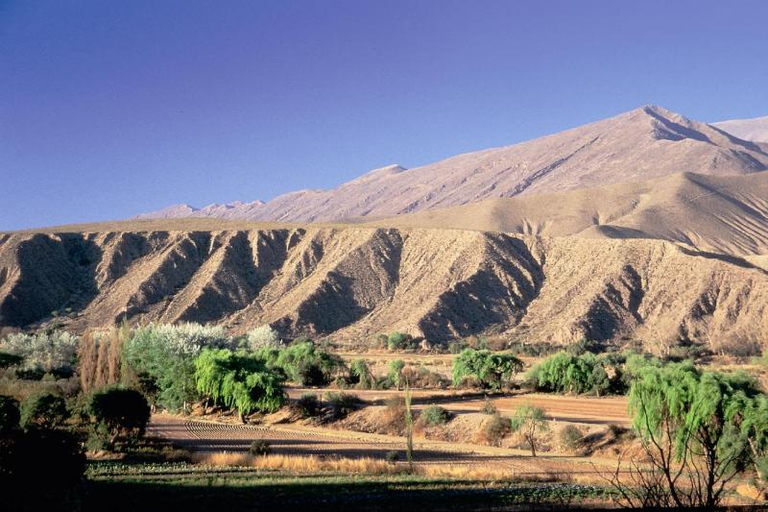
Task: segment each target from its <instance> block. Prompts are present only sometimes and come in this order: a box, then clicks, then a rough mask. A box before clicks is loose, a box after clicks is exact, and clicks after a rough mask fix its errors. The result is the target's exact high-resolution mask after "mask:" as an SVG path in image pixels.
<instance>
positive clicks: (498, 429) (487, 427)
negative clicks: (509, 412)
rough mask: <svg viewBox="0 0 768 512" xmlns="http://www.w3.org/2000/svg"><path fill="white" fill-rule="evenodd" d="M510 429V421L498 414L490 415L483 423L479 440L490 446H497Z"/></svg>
mask: <svg viewBox="0 0 768 512" xmlns="http://www.w3.org/2000/svg"><path fill="white" fill-rule="evenodd" d="M510 429H511V424H510V421H509V420H508V419H506V418H504V417H503V416H501V414H499V413H495V414H491V415H490V416H489V417H488V419H487V420H486V421H485V422H484V423H483V427H482V430H481V431H480V438H481V440H482V441H485V442H486V443H488V444H489V445H491V446H499V445H500V444H501V441H502V439H504V437H506V435H507V434H508V433H509V431H510Z"/></svg>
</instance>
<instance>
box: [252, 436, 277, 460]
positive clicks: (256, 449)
mask: <svg viewBox="0 0 768 512" xmlns="http://www.w3.org/2000/svg"><path fill="white" fill-rule="evenodd" d="M271 451H272V445H271V444H269V441H267V440H265V439H258V440H256V441H254V442H252V443H251V446H250V447H249V448H248V453H250V454H251V455H261V456H264V455H269V453H270V452H271Z"/></svg>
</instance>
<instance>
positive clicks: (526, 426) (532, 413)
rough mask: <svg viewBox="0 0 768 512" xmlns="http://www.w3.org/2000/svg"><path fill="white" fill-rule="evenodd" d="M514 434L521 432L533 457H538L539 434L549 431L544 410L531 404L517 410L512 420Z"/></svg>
mask: <svg viewBox="0 0 768 512" xmlns="http://www.w3.org/2000/svg"><path fill="white" fill-rule="evenodd" d="M510 427H511V429H512V431H513V432H519V433H520V434H521V435H522V436H523V438H524V439H525V442H526V444H527V445H528V447H529V448H530V449H531V456H532V457H535V456H536V446H537V444H538V442H539V437H538V436H539V433H541V432H542V431H545V430H547V428H548V427H547V417H546V415H545V413H544V409H542V408H540V407H535V406H533V405H531V404H523V405H521V406H520V407H518V408H517V410H516V411H515V414H514V416H512V420H511V425H510Z"/></svg>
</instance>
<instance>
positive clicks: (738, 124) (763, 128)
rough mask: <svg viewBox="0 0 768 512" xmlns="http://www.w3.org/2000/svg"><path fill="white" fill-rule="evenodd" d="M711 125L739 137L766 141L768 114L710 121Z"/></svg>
mask: <svg viewBox="0 0 768 512" xmlns="http://www.w3.org/2000/svg"><path fill="white" fill-rule="evenodd" d="M712 126H716V127H717V128H719V129H721V130H723V131H725V132H728V133H730V134H731V135H734V136H736V137H738V138H740V139H744V140H751V141H753V142H764V143H768V116H765V117H757V118H755V119H733V120H731V121H721V122H719V123H712Z"/></svg>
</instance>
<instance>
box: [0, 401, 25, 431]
mask: <svg viewBox="0 0 768 512" xmlns="http://www.w3.org/2000/svg"><path fill="white" fill-rule="evenodd" d="M20 420H21V414H20V412H19V402H18V401H17V400H16V399H15V398H13V397H10V396H6V395H0V434H2V435H6V434H8V433H9V432H11V431H13V430H15V429H17V428H18V427H19V421H20Z"/></svg>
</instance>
